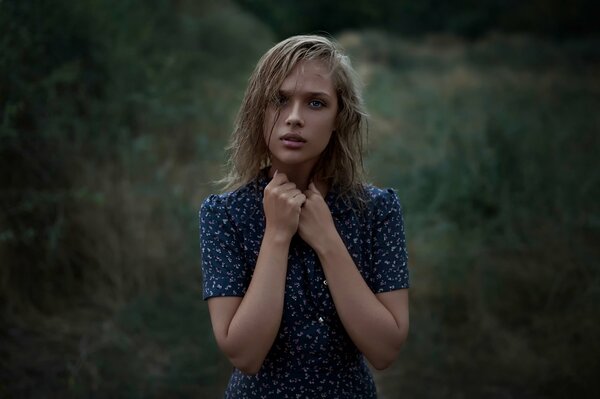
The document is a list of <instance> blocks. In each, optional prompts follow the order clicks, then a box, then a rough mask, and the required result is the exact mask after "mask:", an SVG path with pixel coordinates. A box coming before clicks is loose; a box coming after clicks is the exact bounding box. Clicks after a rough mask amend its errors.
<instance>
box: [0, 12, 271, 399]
mask: <svg viewBox="0 0 600 399" xmlns="http://www.w3.org/2000/svg"><path fill="white" fill-rule="evenodd" d="M0 30H1V34H0V37H2V39H0V46H1V47H0V54H2V56H1V58H0V88H1V89H0V92H1V93H2V95H1V97H0V109H1V110H2V112H1V115H2V123H1V129H2V130H1V131H0V175H1V179H2V183H1V185H0V209H1V214H0V263H1V268H0V308H1V309H2V313H1V318H0V359H1V360H0V362H1V365H0V396H2V397H46V396H48V397H69V396H73V397H90V396H98V395H99V396H102V397H122V396H131V397H136V396H140V397H148V396H153V395H158V394H161V392H170V394H169V395H171V394H173V395H181V396H183V397H189V396H190V395H193V394H198V393H199V392H201V391H205V392H209V391H210V389H211V388H210V386H209V387H208V388H207V387H206V385H209V384H210V383H211V381H212V380H213V379H214V378H215V375H218V373H217V374H215V372H214V368H211V367H210V366H208V365H207V363H215V361H214V359H213V357H214V356H215V355H216V347H215V345H214V343H213V342H212V341H211V335H210V326H209V324H208V318H207V315H206V311H205V309H204V307H203V303H202V301H201V292H200V281H199V280H200V276H199V259H198V253H199V251H198V233H197V220H198V218H197V210H198V205H199V203H200V202H201V200H202V198H203V197H204V196H205V195H206V194H207V192H208V191H211V190H212V189H213V188H212V185H211V181H212V180H213V179H215V178H216V175H217V173H218V172H219V165H220V164H221V163H222V161H223V159H222V156H223V155H222V151H221V149H222V148H223V147H224V145H225V142H226V139H227V137H228V132H229V131H230V129H231V121H232V119H233V115H234V112H235V109H236V107H237V104H238V103H239V101H240V99H241V96H242V93H243V89H244V85H245V81H246V78H247V76H248V74H249V73H250V71H251V68H252V67H253V63H254V61H255V60H256V59H257V58H258V57H259V55H260V53H261V52H262V51H263V49H264V48H266V47H267V46H269V44H270V43H271V36H270V33H269V32H268V31H267V30H266V29H265V28H264V27H262V26H261V25H260V24H258V23H256V22H255V21H254V20H253V19H252V18H249V17H247V16H246V15H244V14H243V13H241V12H239V11H238V10H237V8H236V7H235V6H233V5H232V4H231V3H229V2H220V3H219V4H215V3H213V2H195V1H183V2H171V1H163V0H153V1H152V2H150V3H148V2H145V1H138V0H127V1H108V2H107V1H94V0H86V1H81V2H76V3H73V2H70V1H56V2H52V3H49V2H44V1H33V2H17V1H9V2H1V3H0ZM249 36H252V37H253V40H252V41H248V40H247V38H248V37H249ZM183 330H185V331H183ZM169 334H170V335H169ZM165 336H168V337H166V338H165ZM211 356H212V357H211ZM174 386H177V388H173V387H174Z"/></svg>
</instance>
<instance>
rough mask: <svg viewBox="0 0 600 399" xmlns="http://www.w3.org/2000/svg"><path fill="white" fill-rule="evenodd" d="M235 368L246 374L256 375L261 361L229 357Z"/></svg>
mask: <svg viewBox="0 0 600 399" xmlns="http://www.w3.org/2000/svg"><path fill="white" fill-rule="evenodd" d="M230 361H231V364H232V365H233V367H235V368H236V369H238V370H240V371H241V372H242V373H244V374H246V375H256V374H258V372H259V371H260V369H261V367H262V361H249V360H244V359H230Z"/></svg>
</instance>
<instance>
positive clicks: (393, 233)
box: [371, 189, 409, 294]
mask: <svg viewBox="0 0 600 399" xmlns="http://www.w3.org/2000/svg"><path fill="white" fill-rule="evenodd" d="M378 191H379V193H378V194H377V195H376V197H375V198H374V205H375V207H374V210H373V219H374V220H373V225H372V226H373V230H372V234H373V245H372V249H371V251H372V266H373V270H372V272H371V289H372V290H373V292H375V293H376V294H377V293H381V292H387V291H393V290H397V289H401V288H408V287H409V274H408V264H407V262H408V255H407V252H406V240H405V235H404V220H403V217H402V207H401V205H400V201H399V200H398V196H397V195H396V193H395V192H394V191H393V190H391V189H387V190H378Z"/></svg>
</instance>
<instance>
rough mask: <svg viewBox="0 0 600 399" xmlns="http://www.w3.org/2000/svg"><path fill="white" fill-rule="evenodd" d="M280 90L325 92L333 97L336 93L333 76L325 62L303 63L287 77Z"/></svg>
mask: <svg viewBox="0 0 600 399" xmlns="http://www.w3.org/2000/svg"><path fill="white" fill-rule="evenodd" d="M279 90H281V91H286V92H296V91H312V92H316V91H323V92H326V93H328V94H330V95H333V94H334V93H335V88H334V84H333V74H332V72H331V69H330V68H329V67H328V66H327V65H326V64H325V63H324V62H323V61H319V60H305V61H301V62H299V63H298V64H296V66H295V67H294V68H293V69H292V70H291V71H290V73H289V74H288V75H287V76H286V78H285V79H284V80H283V82H282V83H281V86H280V87H279Z"/></svg>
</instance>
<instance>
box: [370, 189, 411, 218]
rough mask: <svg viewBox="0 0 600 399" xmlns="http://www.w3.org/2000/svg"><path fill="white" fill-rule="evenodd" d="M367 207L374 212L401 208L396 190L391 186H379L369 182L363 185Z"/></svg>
mask: <svg viewBox="0 0 600 399" xmlns="http://www.w3.org/2000/svg"><path fill="white" fill-rule="evenodd" d="M364 192H365V197H366V202H367V208H368V209H369V210H370V211H371V212H373V213H375V214H378V213H382V212H384V213H386V211H388V212H389V211H391V210H394V209H397V210H400V209H401V208H402V206H401V204H400V199H399V198H398V195H397V193H396V191H395V190H394V189H392V188H379V187H376V186H373V185H371V184H366V185H365V186H364Z"/></svg>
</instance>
